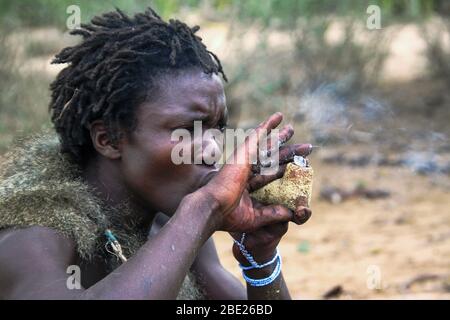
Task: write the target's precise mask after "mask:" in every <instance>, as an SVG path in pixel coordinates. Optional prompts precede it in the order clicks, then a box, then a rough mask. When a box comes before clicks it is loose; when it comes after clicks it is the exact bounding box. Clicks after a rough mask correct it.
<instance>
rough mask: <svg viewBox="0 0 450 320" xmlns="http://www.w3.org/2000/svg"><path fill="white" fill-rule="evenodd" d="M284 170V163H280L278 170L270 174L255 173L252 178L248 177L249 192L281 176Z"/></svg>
mask: <svg viewBox="0 0 450 320" xmlns="http://www.w3.org/2000/svg"><path fill="white" fill-rule="evenodd" d="M285 171H286V165H281V166H280V167H279V168H278V171H277V172H276V173H274V174H271V175H260V174H256V175H254V176H253V177H252V178H250V180H249V182H248V187H249V192H253V191H255V190H258V189H260V188H262V187H264V186H265V185H267V184H269V183H271V182H272V181H274V180H277V179H280V178H281V177H283V175H284V172H285Z"/></svg>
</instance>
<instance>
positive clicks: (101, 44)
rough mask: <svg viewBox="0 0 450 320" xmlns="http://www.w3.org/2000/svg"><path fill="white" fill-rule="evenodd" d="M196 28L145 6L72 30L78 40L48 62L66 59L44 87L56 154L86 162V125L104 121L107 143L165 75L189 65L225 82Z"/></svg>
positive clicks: (129, 124)
mask: <svg viewBox="0 0 450 320" xmlns="http://www.w3.org/2000/svg"><path fill="white" fill-rule="evenodd" d="M199 29H200V27H198V26H195V27H193V28H190V27H188V26H187V25H186V24H185V23H183V22H181V21H178V20H169V22H166V21H163V20H162V19H161V17H160V16H158V14H156V13H155V11H153V9H151V8H148V9H147V10H146V11H145V12H144V13H137V14H136V15H135V16H134V17H130V16H128V15H126V14H125V13H123V12H122V11H121V10H119V9H116V11H113V12H109V13H105V14H103V15H102V16H96V17H94V18H93V19H92V20H91V23H90V24H82V25H81V26H80V28H79V29H75V30H72V31H71V34H72V35H81V36H82V38H83V39H82V42H81V43H80V44H78V45H76V46H73V47H68V48H65V49H63V50H62V51H61V52H60V53H59V54H57V55H56V57H55V59H54V60H53V61H52V63H68V66H67V67H66V68H64V69H63V70H62V71H61V72H60V73H59V74H58V76H57V78H56V80H55V81H54V82H53V83H52V84H51V85H50V90H51V92H52V94H51V102H50V106H49V110H50V113H51V120H52V123H53V125H54V127H55V130H56V132H57V133H58V135H59V137H60V140H61V151H62V152H63V153H67V154H69V156H70V158H71V160H73V161H74V162H75V163H77V164H80V165H84V164H85V163H86V162H87V160H88V159H89V157H90V156H91V155H92V154H93V152H94V148H93V146H92V142H91V138H90V133H89V124H90V123H92V122H93V121H94V120H97V119H101V120H103V121H104V123H105V125H106V127H107V130H108V135H109V138H110V139H111V141H112V142H113V143H116V142H117V141H118V139H119V138H120V134H119V131H120V130H119V129H125V130H126V131H127V132H131V131H133V129H134V128H135V125H136V122H137V121H136V119H135V108H136V107H137V105H139V103H141V102H143V101H145V100H146V99H151V95H152V94H151V93H150V94H149V92H152V91H151V90H153V89H154V88H155V87H156V86H157V77H159V76H161V75H163V74H167V73H169V72H171V71H179V70H182V69H187V68H192V67H194V68H200V69H201V70H202V71H203V72H205V73H207V74H212V73H215V74H219V73H220V74H222V77H223V79H224V80H225V81H227V78H226V75H225V73H224V71H223V69H222V65H221V62H220V60H219V59H218V58H217V56H216V55H215V54H214V53H212V52H210V51H208V50H207V48H206V46H205V45H204V44H203V43H202V39H201V38H200V37H198V36H196V35H195V33H196V32H197V31H198V30H199ZM149 95H150V96H149Z"/></svg>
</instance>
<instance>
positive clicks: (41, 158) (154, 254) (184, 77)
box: [0, 9, 311, 299]
mask: <svg viewBox="0 0 450 320" xmlns="http://www.w3.org/2000/svg"><path fill="white" fill-rule="evenodd" d="M197 30H198V27H195V28H189V27H188V26H187V25H186V24H184V23H182V22H180V21H176V20H170V21H169V22H165V21H163V20H162V19H161V18H160V17H159V16H158V15H157V14H156V13H155V12H154V11H153V10H151V9H148V10H147V11H146V12H144V13H139V14H136V15H135V16H134V17H129V16H127V15H126V14H124V13H123V12H121V11H120V10H116V11H114V12H110V13H107V14H104V15H102V16H99V17H95V18H94V19H93V20H92V21H91V23H90V24H87V25H82V27H81V28H80V29H77V30H74V31H72V34H75V35H81V36H82V41H81V43H80V44H78V45H76V46H73V47H69V48H66V49H64V50H62V52H60V53H59V54H58V55H57V56H56V58H55V60H54V63H65V64H67V66H66V67H65V69H63V70H62V71H61V72H60V73H59V75H58V76H57V78H56V80H55V81H54V82H53V83H52V85H51V91H52V99H51V103H50V112H51V119H52V122H53V124H54V127H55V131H56V133H52V132H45V133H41V134H38V135H37V136H35V137H33V138H32V139H29V140H25V141H21V142H20V143H19V145H18V146H16V147H15V148H14V149H13V150H12V151H11V152H10V153H9V155H8V157H7V161H6V163H5V164H4V166H3V167H2V172H0V175H1V180H0V298H3V299H17V298H19V299H22V298H37V299H52V298H58V299H61V298H63V299H86V298H89V299H174V298H177V297H178V298H181V299H198V298H208V299H245V298H249V299H286V298H289V292H288V290H287V287H286V285H285V282H284V280H283V276H282V274H281V273H280V271H281V269H280V268H281V262H280V260H279V259H280V258H279V256H278V255H277V250H276V247H277V245H278V243H279V241H280V239H281V237H282V236H283V235H284V234H285V233H286V231H287V225H288V222H289V221H293V222H295V223H296V224H301V223H304V222H305V221H306V220H308V218H309V216H310V215H311V211H310V210H309V209H308V208H304V207H298V208H297V209H296V210H295V212H293V211H291V210H289V209H287V208H285V207H283V206H275V205H262V204H260V203H258V202H256V201H254V200H252V199H251V198H250V196H249V192H251V191H252V190H254V189H257V188H259V187H262V186H264V185H266V184H267V183H269V182H270V181H273V180H275V179H277V178H279V177H281V176H282V175H283V172H284V171H283V170H284V169H285V166H283V165H282V166H280V170H279V171H278V172H277V173H276V174H274V175H271V176H263V175H260V174H257V173H252V166H251V165H250V164H225V165H224V166H223V167H222V168H221V169H220V170H218V169H217V168H216V166H215V165H210V164H206V163H202V164H191V165H189V164H182V165H175V164H174V163H173V162H172V161H171V151H172V149H173V147H174V145H173V142H172V141H171V133H172V132H173V131H174V130H175V129H178V128H185V129H188V130H191V129H192V127H193V122H194V121H196V120H199V121H202V124H203V126H204V127H205V128H222V127H223V126H225V125H226V121H227V108H226V102H225V95H224V90H223V85H222V82H221V79H220V77H219V75H222V77H223V79H224V80H225V81H226V76H225V74H224V72H223V70H222V66H221V63H220V61H219V59H218V58H217V57H216V56H215V55H214V54H213V53H211V52H209V51H208V50H207V48H206V47H205V45H204V44H203V43H202V41H201V39H200V38H199V37H198V36H196V35H195V33H196V31H197ZM281 121H282V115H281V114H280V113H276V114H274V115H272V116H271V117H269V118H268V119H267V120H266V121H264V122H263V123H262V124H261V125H260V126H259V127H258V128H256V130H255V131H254V132H253V133H252V134H251V135H250V136H249V137H248V138H247V140H246V142H245V143H244V144H243V145H242V146H240V147H238V148H236V150H235V151H234V155H235V156H236V157H239V156H244V158H245V159H247V158H249V157H250V156H253V155H255V154H256V153H257V152H258V150H257V149H258V147H257V143H256V142H258V141H260V139H262V135H261V132H262V130H271V129H274V128H276V127H277V126H278V125H279V124H280V122H281ZM292 135H293V129H292V127H290V126H285V127H284V128H283V129H282V130H281V131H280V140H281V141H283V142H285V141H287V140H289V139H290V138H291V137H292ZM216 143H217V142H216V141H215V140H213V139H209V140H208V139H207V138H204V141H202V146H203V147H205V148H206V146H211V145H213V144H216ZM310 149H311V148H310V145H308V144H303V145H291V146H281V147H280V161H281V162H282V163H287V162H289V161H291V160H292V156H293V155H294V154H297V155H307V154H308V153H309V152H310ZM162 213H164V214H162ZM218 230H222V231H228V232H230V233H231V235H232V236H233V238H234V239H240V240H242V241H236V242H235V243H234V244H233V254H234V256H235V258H236V259H237V261H238V262H239V263H240V264H241V266H242V267H243V269H244V271H243V272H244V277H245V279H246V281H247V290H246V289H245V288H244V286H242V284H241V283H240V281H239V280H238V279H236V278H234V277H233V276H231V274H230V273H228V272H227V271H226V270H224V269H223V268H222V266H221V264H220V262H219V259H218V256H217V252H216V249H215V246H214V242H213V240H212V238H211V236H212V235H213V233H214V232H215V231H218ZM243 233H245V235H246V236H245V237H243ZM249 255H251V256H252V257H249ZM252 259H253V260H254V261H250V260H252ZM276 261H278V262H276ZM266 262H267V263H266ZM274 262H276V263H274ZM258 263H259V264H258ZM76 266H77V267H78V268H79V271H80V272H79V275H80V278H79V279H78V278H76V277H75V275H76V272H77V268H76ZM255 266H256V267H255ZM69 267H71V268H69ZM74 267H75V269H74ZM68 270H69V274H68V273H67V272H68ZM70 270H75V271H70ZM71 272H75V273H74V274H73V275H72V274H71ZM271 275H272V276H271ZM72 276H73V277H72ZM77 279H78V280H79V282H77ZM72 280H73V281H72ZM71 281H72V282H73V283H72V282H71Z"/></svg>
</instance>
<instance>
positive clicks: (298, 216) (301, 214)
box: [292, 206, 312, 225]
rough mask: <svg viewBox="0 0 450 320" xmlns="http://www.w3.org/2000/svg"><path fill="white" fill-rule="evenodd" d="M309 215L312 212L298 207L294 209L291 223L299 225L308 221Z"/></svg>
mask: <svg viewBox="0 0 450 320" xmlns="http://www.w3.org/2000/svg"><path fill="white" fill-rule="evenodd" d="M311 215H312V211H311V209H310V208H307V207H303V206H299V207H297V208H296V209H295V212H294V217H293V220H292V221H293V222H294V223H296V224H298V225H301V224H304V223H305V222H306V221H308V220H309V218H311Z"/></svg>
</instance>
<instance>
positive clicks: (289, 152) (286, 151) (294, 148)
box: [279, 143, 313, 164]
mask: <svg viewBox="0 0 450 320" xmlns="http://www.w3.org/2000/svg"><path fill="white" fill-rule="evenodd" d="M312 149H313V148H312V145H311V144H309V143H306V144H293V145H289V146H284V147H282V148H281V149H280V155H279V158H280V163H281V164H284V163H288V162H291V161H293V159H294V156H302V157H306V156H308V155H310V154H311V152H312Z"/></svg>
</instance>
